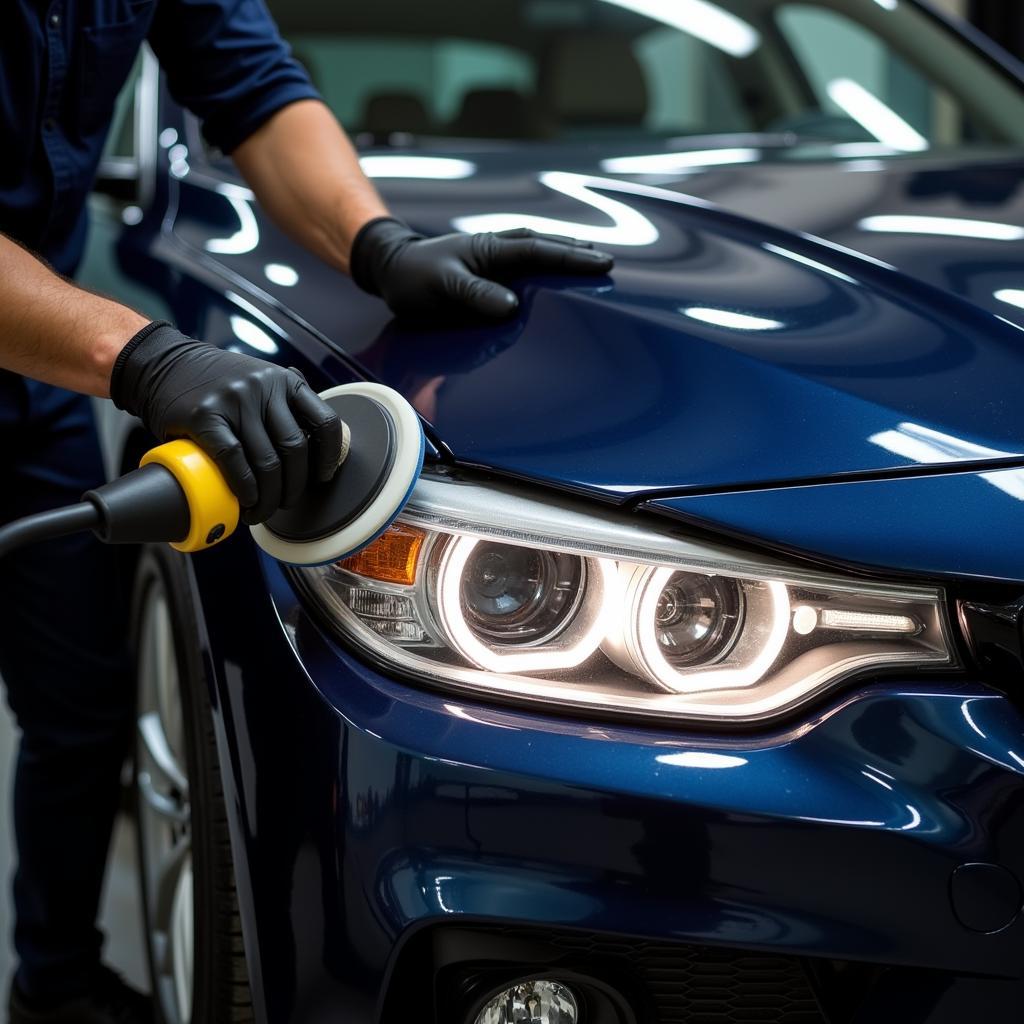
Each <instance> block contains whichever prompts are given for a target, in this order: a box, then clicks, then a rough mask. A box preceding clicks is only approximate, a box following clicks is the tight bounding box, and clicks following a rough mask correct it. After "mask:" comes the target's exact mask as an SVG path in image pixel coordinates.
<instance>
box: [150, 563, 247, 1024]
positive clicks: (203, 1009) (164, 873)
mask: <svg viewBox="0 0 1024 1024" xmlns="http://www.w3.org/2000/svg"><path fill="white" fill-rule="evenodd" d="M197 622H198V618H197V615H196V609H195V607H194V604H193V601H192V591H191V588H190V585H189V575H188V566H187V563H186V562H185V559H184V557H183V556H181V555H179V554H177V553H176V552H174V551H172V550H171V549H170V548H168V547H165V546H160V547H155V546H154V547H147V548H145V549H144V550H143V553H142V556H141V557H140V559H139V564H138V568H137V570H136V575H135V588H134V595H133V620H132V639H133V644H134V651H135V657H136V669H137V671H136V680H137V681H136V709H137V710H136V733H135V786H134V792H135V807H136V814H135V821H136V835H137V840H138V852H139V878H140V884H141V895H142V907H143V915H144V923H145V935H146V947H147V949H146V952H147V957H148V961H149V972H150V981H151V986H152V992H153V997H154V999H153V1002H154V1007H155V1014H156V1020H157V1021H158V1022H159V1024H228V1022H231V1024H243V1022H247V1021H253V1020H254V1019H255V1018H254V1015H253V1008H252V999H251V995H250V991H249V982H248V972H247V969H246V963H245V951H244V949H243V946H242V930H241V923H240V919H239V914H238V899H237V894H236V891H235V877H234V868H233V865H232V860H231V845H230V839H229V836H228V824H227V813H226V810H225V806H224V793H223V788H222V785H221V776H220V766H219V763H218V758H217V747H216V742H215V738H214V731H213V716H212V713H211V710H210V700H209V691H208V688H207V680H206V675H205V672H204V670H203V660H202V654H201V651H200V648H199V644H198V642H197V639H196V637H197V635H198V633H197Z"/></svg>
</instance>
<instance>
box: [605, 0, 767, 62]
mask: <svg viewBox="0 0 1024 1024" xmlns="http://www.w3.org/2000/svg"><path fill="white" fill-rule="evenodd" d="M604 2H605V3H610V4H614V5H615V6H616V7H623V8H625V9H626V10H627V11H635V12H636V13H637V14H643V15H644V16H645V17H648V18H651V19H652V20H653V21H660V22H661V23H662V24H663V25H669V26H671V27H672V28H677V29H680V30H681V31H683V32H685V33H686V34H687V35H691V36H694V37H695V38H697V39H702V40H703V41H704V42H705V43H710V44H711V45H712V46H714V47H715V48H716V49H719V50H721V51H722V52H723V53H727V54H729V56H731V57H749V56H750V55H751V54H752V53H753V52H754V51H755V50H756V49H757V48H758V46H760V44H761V34H760V33H759V32H758V31H757V29H755V28H754V27H753V26H751V25H748V24H747V22H745V21H743V20H742V19H741V18H737V17H736V15H735V14H732V13H730V12H729V11H726V10H723V9H722V8H721V7H719V6H718V5H717V4H713V3H709V2H708V0H604Z"/></svg>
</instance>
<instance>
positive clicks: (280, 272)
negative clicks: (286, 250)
mask: <svg viewBox="0 0 1024 1024" xmlns="http://www.w3.org/2000/svg"><path fill="white" fill-rule="evenodd" d="M263 273H264V274H266V275H267V280H268V281H271V282H272V283H273V284H279V285H280V286H281V287H282V288H294V287H295V285H297V284H298V283H299V272H298V271H297V270H296V269H295V268H294V267H289V266H288V265H287V264H286V263H268V264H267V265H266V266H265V267H264V268H263Z"/></svg>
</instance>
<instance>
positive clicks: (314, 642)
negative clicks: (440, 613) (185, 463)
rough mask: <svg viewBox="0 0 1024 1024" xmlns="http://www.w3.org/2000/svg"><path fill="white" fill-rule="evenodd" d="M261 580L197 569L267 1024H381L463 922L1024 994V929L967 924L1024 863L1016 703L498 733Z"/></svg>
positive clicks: (907, 687)
mask: <svg viewBox="0 0 1024 1024" xmlns="http://www.w3.org/2000/svg"><path fill="white" fill-rule="evenodd" d="M260 561H261V563H262V572H263V574H264V582H263V586H262V587H260V586H258V583H259V582H260V581H259V575H258V572H257V571H256V570H255V565H254V563H253V562H251V561H250V559H249V557H248V553H247V552H243V551H242V550H241V546H240V545H233V546H228V547H227V548H225V549H224V550H223V551H221V552H219V553H217V554H214V555H212V557H211V558H209V559H203V560H201V561H200V560H196V562H195V566H196V569H197V572H198V576H199V581H200V589H201V592H202V594H203V598H204V611H205V617H206V621H207V623H208V624H209V626H210V630H211V636H212V637H213V638H214V639H213V643H214V651H215V653H216V656H217V661H218V672H217V679H218V698H219V702H220V706H221V707H222V708H223V709H224V720H223V726H224V728H225V731H226V741H227V742H226V747H227V749H228V750H230V751H231V752H232V758H233V761H232V763H233V765H234V769H235V773H234V787H235V788H234V791H233V794H232V795H233V796H234V803H235V806H236V810H237V816H238V817H237V825H238V835H237V841H238V843H239V848H240V850H241V851H244V853H243V859H244V860H245V863H246V865H247V871H246V872H245V873H244V874H243V875H242V876H241V880H242V882H243V884H244V888H243V901H242V907H243V914H244V915H245V916H246V918H247V922H248V924H249V927H250V928H251V929H252V932H253V933H254V934H255V935H257V936H258V941H259V962H260V963H262V964H263V965H264V973H265V977H266V979H267V982H268V984H269V985H270V991H268V993H267V997H266V998H267V1013H268V1019H270V1020H288V1019H296V1018H298V1019H318V1015H327V1014H330V1013H345V1014H346V1016H345V1018H344V1019H346V1020H351V1021H353V1022H356V1024H362V1022H364V1021H367V1022H368V1021H370V1020H372V1019H373V1016H372V1012H371V1008H372V1007H373V1006H374V1005H377V1004H378V1001H379V1000H380V998H381V997H382V994H383V992H384V989H385V986H386V977H387V972H388V968H389V964H390V963H391V957H392V956H393V955H394V952H395V950H396V949H397V948H399V946H400V940H401V939H402V937H403V936H405V935H407V934H408V933H409V932H410V931H411V930H413V929H415V928H417V927H424V926H429V925H431V924H436V923H441V922H446V923H452V922H459V921H465V922H476V921H480V920H485V921H486V920H498V921H502V922H505V923H513V922H522V923H534V924H545V925H552V926H554V925H558V926H568V927H576V928H585V929H592V930H596V931H612V932H620V933H624V934H642V935H645V936H648V937H650V938H651V939H673V940H679V941H688V942H698V943H710V944H719V943H721V944H733V945H740V946H742V947H744V948H758V949H766V950H775V951H779V952H782V951H784V952H787V953H801V954H809V955H812V956H825V957H836V958H844V959H846V958H848V959H854V960H856V959H861V958H867V959H870V960H872V961H874V962H877V963H889V964H894V965H901V966H904V967H906V966H914V967H917V968H921V969H928V970H935V969H938V970H942V971H954V972H960V973H969V972H975V971H976V972H980V973H984V974H986V975H989V976H990V977H992V978H993V980H994V979H996V978H999V977H1005V978H1008V977H1015V976H1016V974H1017V972H1018V971H1019V962H1020V951H1021V944H1022V941H1024V923H1022V922H1020V921H1017V922H1015V923H1013V924H1012V925H1011V926H1010V927H1009V928H1007V929H1005V930H1004V931H1002V932H999V933H998V934H995V935H990V936H982V935H978V934H976V933H972V932H969V931H968V930H966V929H964V928H963V927H962V926H961V925H960V924H959V923H958V922H957V920H956V918H955V916H954V914H953V911H952V908H951V905H950V902H949V897H948V890H949V881H950V877H951V874H952V872H953V871H954V870H955V869H956V867H957V866H958V865H959V864H961V863H964V862H967V861H979V860H980V861H992V862H996V863H1003V864H1006V865H1009V866H1012V865H1015V864H1019V863H1020V862H1021V857H1022V856H1024V850H1022V849H1021V836H1022V835H1024V833H1022V830H1021V826H1022V824H1024V820H1022V818H1021V813H1022V812H1021V808H1022V807H1024V802H1022V801H1021V799H1020V797H1021V795H1022V793H1024V740H1022V738H1021V737H1022V725H1024V722H1022V719H1021V717H1020V714H1019V712H1018V711H1017V710H1016V709H1015V708H1014V707H1012V705H1011V704H1010V703H1009V701H1008V700H1006V699H1005V698H1004V697H1001V696H997V695H995V694H993V693H992V692H991V691H989V690H986V689H985V688H984V687H981V686H978V685H975V684H972V683H970V682H968V681H964V680H961V681H959V682H958V683H956V684H954V685H950V684H946V685H944V686H942V687H939V688H935V687H928V686H923V685H922V684H921V683H914V682H911V681H905V682H899V681H893V682H890V683H886V684H884V685H882V684H878V685H874V686H870V687H866V688H863V689H861V690H859V691H857V692H854V693H847V694H843V695H842V696H838V697H836V698H835V699H834V700H833V701H832V702H831V703H830V704H829V705H827V706H825V707H823V708H821V709H820V710H819V711H818V712H817V713H815V714H814V715H813V716H810V717H806V718H804V719H803V720H801V721H799V722H793V723H790V724H788V725H786V726H784V727H781V728H779V729H777V730H776V731H774V732H770V733H764V734H760V735H752V736H747V737H738V736H724V735H723V736H714V735H709V734H699V733H689V732H687V731H686V730H685V729H665V728H658V729H654V728H647V727H644V726H630V727H627V726H623V725H617V724H614V723H600V722H586V721H580V720H578V719H575V718H569V717H566V718H559V717H553V716H547V715H539V714H536V713H533V712H531V713H524V712H521V711H516V710H514V709H502V708H497V707H488V706H485V705H480V704H474V703H471V702H467V701H465V700H464V699H463V698H462V697H457V696H446V695H444V694H443V693H432V692H428V691H422V690H418V689H415V688H411V687H408V686H405V685H403V684H401V683H398V682H396V681H394V680H390V679H388V678H386V677H384V676H382V675H380V674H379V673H377V672H375V671H373V670H372V669H370V668H369V667H367V666H365V665H363V664H361V663H360V662H359V660H357V659H355V658H353V657H352V656H351V655H349V654H347V653H346V652H344V651H343V650H341V649H340V648H339V647H338V646H337V645H336V644H335V643H334V642H333V641H332V640H331V639H330V638H329V637H328V636H326V635H325V634H324V633H323V631H322V630H321V629H320V628H319V627H318V626H317V625H316V624H315V623H314V622H313V621H312V620H311V619H310V618H309V617H308V615H307V612H306V609H305V608H304V606H303V603H302V601H301V600H300V599H299V598H297V597H296V594H295V592H294V591H293V589H292V587H291V585H290V584H289V583H288V581H287V579H286V578H285V576H284V575H283V573H282V570H281V569H280V567H279V566H278V565H277V564H276V563H273V562H272V561H270V560H269V559H266V558H261V559H260ZM227 562H233V563H235V564H233V565H232V566H231V572H230V574H228V573H226V572H225V569H226V568H227V565H226V564H225V563H227ZM239 580H240V581H241V584H242V585H244V586H246V587H250V588H252V589H251V592H252V593H253V594H254V595H255V597H254V600H253V601H251V602H250V604H249V607H248V611H249V615H248V616H247V618H246V620H245V621H244V622H243V621H240V620H239V618H238V616H237V614H235V610H234V608H233V607H232V595H233V594H234V593H237V591H236V590H235V586H236V584H237V583H238V581H239ZM261 591H262V592H261ZM271 602H272V605H273V606H272V607H271ZM995 806H999V807H1002V808H1004V809H1005V810H1004V812H1003V813H1000V814H999V815H997V816H996V817H992V815H991V810H992V808H993V807H995ZM580 837H585V838H586V849H587V855H586V857H585V858H581V857H580V847H579V842H580ZM753 851H756V855H754V853H753ZM292 964H296V965H299V966H298V967H297V968H296V969H295V970H294V971H293V969H292V967H291V965H292ZM354 965H358V968H356V967H355V966H354ZM947 984H948V982H947V981H946V980H945V976H943V977H942V979H941V984H940V983H939V982H938V981H935V980H933V983H932V985H931V988H930V989H929V988H928V987H927V986H924V989H923V991H924V992H931V994H932V995H936V996H937V994H938V993H941V992H942V991H944V989H945V988H946V986H947ZM982 991H984V989H983V990H982ZM926 1002H927V1000H924V999H922V1005H925V1003H926ZM931 1019H932V1018H929V1017H926V1016H921V1017H919V1018H918V1017H914V1016H913V1015H910V1014H908V1015H907V1016H905V1017H902V1018H901V1020H905V1021H907V1022H910V1024H912V1022H913V1021H915V1020H921V1021H924V1020H931ZM934 1019H935V1020H939V1019H940V1018H938V1017H936V1018H934Z"/></svg>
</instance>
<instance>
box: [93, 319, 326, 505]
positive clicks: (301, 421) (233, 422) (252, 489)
mask: <svg viewBox="0 0 1024 1024" xmlns="http://www.w3.org/2000/svg"><path fill="white" fill-rule="evenodd" d="M110 394H111V397H112V398H113V399H114V403H115V404H116V405H117V406H118V407H119V408H121V409H126V410H128V411H129V412H131V413H133V414H134V415H136V416H138V417H139V418H140V419H141V420H142V422H143V423H144V424H145V425H146V427H148V428H149V430H150V431H151V432H152V433H153V434H155V435H156V436H157V437H159V438H161V439H162V440H165V441H169V440H171V439H172V438H177V437H187V438H191V439H192V440H193V441H195V442H196V444H198V445H199V446H200V447H201V448H202V449H203V450H204V451H206V452H207V453H208V454H209V455H210V456H211V458H213V459H214V461H215V462H216V463H217V465H218V466H219V467H220V470H221V472H222V473H223V474H224V478H225V480H227V482H228V485H229V486H230V488H231V490H232V491H234V493H235V496H236V497H237V498H238V501H239V504H240V505H241V506H242V518H243V519H244V520H245V522H247V523H249V524H250V525H251V524H254V523H262V522H263V521H264V520H266V519H268V518H269V517H270V516H271V515H273V514H274V512H276V511H277V510H278V509H279V508H288V507H289V506H291V505H294V504H295V503H296V502H297V501H298V500H299V498H300V496H301V495H302V493H303V491H304V490H305V488H306V483H307V481H308V479H309V477H310V476H313V477H315V479H316V480H318V481H327V480H330V479H331V477H332V476H333V475H334V472H335V470H336V469H337V468H338V464H339V462H340V461H341V458H342V446H343V433H344V427H343V424H342V422H341V420H340V419H339V418H338V416H337V414H336V413H335V412H334V410H333V409H331V407H330V406H329V405H328V404H327V403H326V402H324V401H322V400H321V399H320V398H319V397H318V396H317V395H316V394H315V393H314V392H313V391H312V390H311V389H310V387H309V385H308V384H307V383H306V382H305V381H304V380H303V379H302V377H301V376H300V375H299V374H297V373H295V372H293V371H291V370H284V369H282V368H281V367H279V366H275V365H274V364H273V363H268V362H265V361H264V360H262V359H254V358H253V357H251V356H244V355H241V354H239V353H237V352H223V351H221V350H220V349H218V348H214V347H213V346H212V345H205V344H203V343H201V342H198V341H193V340H192V339H191V338H187V337H185V336H184V335H183V334H181V333H179V332H178V331H177V330H175V329H174V328H173V327H171V326H170V325H169V324H165V323H155V324H150V325H149V326H148V327H146V328H144V329H143V330H141V331H140V332H139V333H138V334H137V335H136V336H135V337H134V338H133V339H132V340H131V341H130V342H129V343H128V344H127V345H126V346H125V348H124V349H123V351H122V352H121V354H120V355H119V356H118V357H117V360H116V362H115V364H114V370H113V373H112V374H111V379H110ZM307 434H308V438H307Z"/></svg>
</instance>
